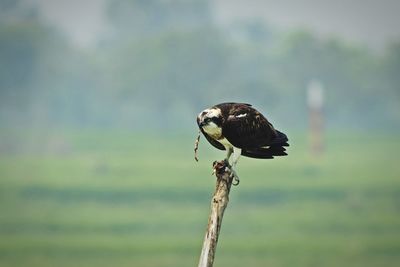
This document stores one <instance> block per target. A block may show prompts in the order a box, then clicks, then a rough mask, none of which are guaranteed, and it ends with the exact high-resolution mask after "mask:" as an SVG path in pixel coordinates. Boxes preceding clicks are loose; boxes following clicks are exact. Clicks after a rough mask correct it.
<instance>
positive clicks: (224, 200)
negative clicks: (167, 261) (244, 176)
mask: <svg viewBox="0 0 400 267" xmlns="http://www.w3.org/2000/svg"><path fill="white" fill-rule="evenodd" d="M213 168H214V173H215V176H217V182H216V186H215V192H214V195H213V197H212V200H211V211H210V216H209V218H208V226H207V230H206V234H205V237H204V242H203V248H202V250H201V254H200V261H199V265H198V267H212V266H213V264H214V257H215V251H216V248H217V242H218V236H219V232H220V230H221V224H222V218H223V216H224V211H225V208H226V207H227V205H228V202H229V192H230V189H231V185H232V179H233V177H231V171H230V166H229V163H227V162H226V161H215V162H214V163H213Z"/></svg>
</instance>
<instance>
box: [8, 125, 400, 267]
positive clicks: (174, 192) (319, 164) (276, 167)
mask: <svg viewBox="0 0 400 267" xmlns="http://www.w3.org/2000/svg"><path fill="white" fill-rule="evenodd" d="M0 136H1V138H2V140H1V141H0V210H1V212H0V266H10V267H12V266H30V267H32V266H38V267H46V266H57V267H58V266H60V267H63V266H82V267H83V266H84V267H90V266H96V267H102V266H138V267H150V266H154V267H156V266H157V267H163V266H173V267H180V266H182V267H183V266H185V267H187V266H197V261H198V257H199V253H200V249H201V245H202V240H203V235H204V230H205V227H206V224H207V216H208V212H209V201H210V196H211V193H212V191H213V187H214V178H213V177H212V176H211V162H212V161H213V160H216V159H222V158H223V157H224V153H223V152H218V151H215V150H214V149H212V148H211V147H210V146H209V145H208V144H206V141H205V139H202V140H201V146H200V151H199V156H200V162H199V163H196V162H195V161H194V160H193V142H194V138H195V134H193V136H191V135H184V134H176V135H174V134H169V135H168V136H164V137H162V138H160V137H157V138H152V137H150V136H147V135H145V134H135V133H121V132H118V133H112V132H107V133H98V132H90V131H86V132H80V133H76V132H75V133H71V132H68V133H64V134H63V135H56V134H45V135H44V134H39V133H36V134H31V133H29V134H27V133H10V132H4V131H3V132H2V133H1V134H0ZM289 136H290V139H291V141H290V143H291V147H290V149H289V154H290V155H289V156H288V157H285V158H279V159H275V160H266V161H263V160H251V159H246V158H242V159H241V160H240V162H239V165H238V173H239V175H240V177H241V184H240V185H239V186H238V187H233V188H232V191H231V199H230V203H229V206H228V208H227V210H226V213H225V217H224V221H223V226H222V232H221V236H220V241H219V244H218V249H217V255H216V261H215V266H216V267H218V266H220V267H222V266H230V267H235V266H238V267H239V266H255V267H256V266H260V267H261V266H276V267H283V266H288V267H289V266H290V267H295V266H307V267H311V266H315V267H323V266H332V267H333V266H335V267H337V266H360V267H361V266H362V267H368V266H385V267H390V266H393V267H394V266H399V262H400V160H399V156H398V151H399V150H400V137H399V136H396V135H388V134H387V135H385V134H380V135H379V134H369V135H366V134H362V135H357V134H352V135H351V136H345V135H342V134H331V135H329V136H328V137H327V143H326V144H327V147H326V153H325V154H324V155H323V156H322V157H319V158H318V159H313V158H311V157H310V156H309V155H308V150H307V146H306V138H305V137H304V136H302V135H293V134H290V133H289ZM18 140H21V141H20V142H18Z"/></svg>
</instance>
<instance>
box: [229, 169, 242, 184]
mask: <svg viewBox="0 0 400 267" xmlns="http://www.w3.org/2000/svg"><path fill="white" fill-rule="evenodd" d="M230 177H231V178H233V181H232V185H235V186H236V185H239V183H240V179H239V176H238V175H237V173H236V172H235V171H234V170H232V169H231V175H230Z"/></svg>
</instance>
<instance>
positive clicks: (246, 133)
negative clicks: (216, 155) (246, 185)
mask: <svg viewBox="0 0 400 267" xmlns="http://www.w3.org/2000/svg"><path fill="white" fill-rule="evenodd" d="M197 125H198V127H199V136H198V138H197V141H196V145H195V159H196V160H197V147H198V142H199V139H200V132H201V133H202V134H203V135H204V136H205V138H206V139H207V141H208V142H209V143H210V144H211V145H212V146H213V147H215V148H217V149H220V150H226V151H227V154H226V157H225V159H224V160H225V162H227V164H228V166H230V170H231V175H232V178H234V180H235V185H237V184H239V181H240V179H239V176H238V175H237V172H236V165H237V162H238V160H239V158H240V156H245V157H249V158H256V159H273V158H274V157H275V156H286V155H287V153H286V148H285V147H288V146H289V143H288V141H289V139H288V138H287V136H286V134H284V133H282V132H280V131H278V130H276V129H275V128H274V126H273V125H272V124H271V123H270V122H269V121H268V120H267V119H266V118H265V117H264V115H262V114H261V113H260V112H259V111H258V110H256V109H255V108H253V107H252V105H251V104H245V103H235V102H226V103H221V104H217V105H214V106H212V107H210V108H207V109H205V110H203V111H201V112H200V113H199V115H198V116H197ZM230 160H231V162H230Z"/></svg>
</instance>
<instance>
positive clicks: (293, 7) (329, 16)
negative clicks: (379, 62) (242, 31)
mask: <svg viewBox="0 0 400 267" xmlns="http://www.w3.org/2000/svg"><path fill="white" fill-rule="evenodd" d="M29 1H36V2H38V3H39V4H40V9H41V11H42V14H43V16H44V17H45V19H47V20H48V21H50V22H51V23H54V24H55V25H56V26H58V27H60V28H62V29H63V30H65V31H66V32H67V33H69V34H70V35H71V36H72V37H73V38H74V40H75V41H76V43H78V44H81V45H87V44H90V43H91V42H92V41H93V40H95V39H96V36H97V35H98V34H99V33H100V32H101V31H102V30H103V29H104V28H105V27H107V23H106V20H105V19H104V14H103V13H104V6H105V3H106V2H107V1H108V0H29ZM213 3H214V7H213V12H214V15H215V18H216V20H217V21H218V22H220V23H223V24H225V23H229V22H231V21H234V20H237V19H246V18H260V19H263V20H265V21H267V22H268V23H271V24H273V25H276V26H278V27H280V28H283V29H292V28H306V29H310V30H312V31H314V32H315V33H318V34H319V35H321V36H331V35H337V36H342V37H344V38H346V39H348V40H350V41H356V42H362V43H365V44H366V45H368V46H369V47H373V48H381V47H384V45H385V44H386V43H387V42H388V41H390V40H400V15H399V14H400V0H335V1H332V0H280V1H272V0H214V1H213Z"/></svg>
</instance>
